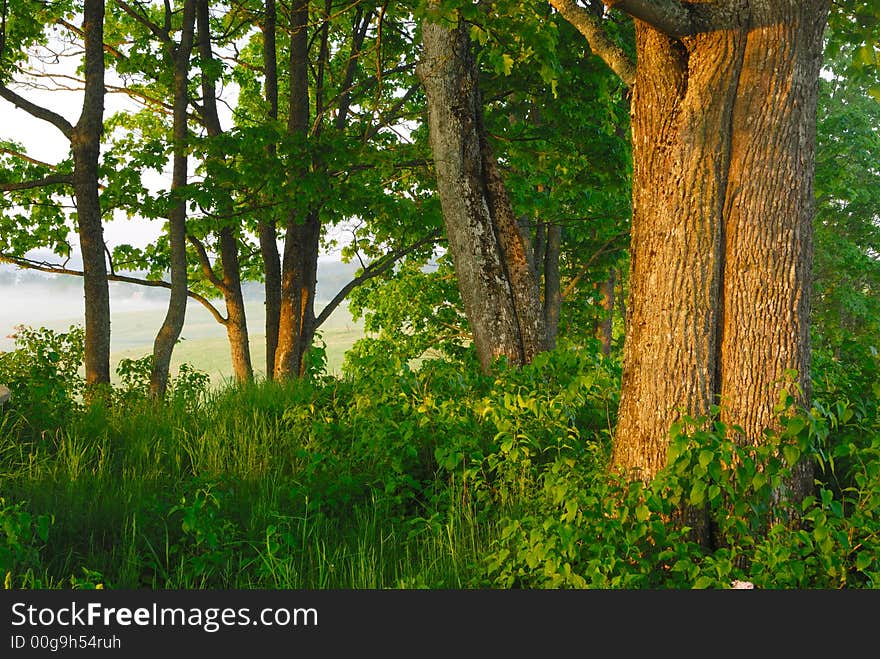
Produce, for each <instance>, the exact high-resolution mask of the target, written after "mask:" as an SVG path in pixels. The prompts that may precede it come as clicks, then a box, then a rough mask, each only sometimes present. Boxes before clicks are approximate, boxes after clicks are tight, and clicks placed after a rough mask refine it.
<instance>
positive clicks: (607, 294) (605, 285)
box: [596, 268, 617, 357]
mask: <svg viewBox="0 0 880 659" xmlns="http://www.w3.org/2000/svg"><path fill="white" fill-rule="evenodd" d="M616 279H617V277H616V273H615V271H614V269H613V268H612V270H611V272H609V273H608V278H607V279H605V280H604V281H602V282H601V283H600V284H599V295H600V297H601V298H602V312H603V314H602V319H601V320H600V321H599V324H598V326H597V327H596V338H598V339H599V342H600V344H601V345H602V354H603V355H605V356H606V357H608V356H609V355H610V354H611V340H612V338H613V331H612V330H613V328H614V291H615V288H616Z"/></svg>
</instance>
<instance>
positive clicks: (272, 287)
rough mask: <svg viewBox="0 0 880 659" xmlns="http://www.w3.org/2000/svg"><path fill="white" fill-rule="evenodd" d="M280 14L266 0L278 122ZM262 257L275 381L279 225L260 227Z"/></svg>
mask: <svg viewBox="0 0 880 659" xmlns="http://www.w3.org/2000/svg"><path fill="white" fill-rule="evenodd" d="M276 28H277V12H276V6H275V0H266V17H265V22H264V24H263V66H264V68H265V77H266V84H265V93H266V102H267V104H268V105H269V119H270V120H272V121H275V120H277V119H278V51H277V46H276V39H275V30H276ZM275 152H276V148H275V145H274V144H271V145H270V146H269V157H270V159H272V160H274V157H275ZM258 234H259V240H260V253H261V255H262V257H263V277H264V290H265V297H266V300H265V302H266V379H268V380H272V379H274V377H275V351H276V350H277V349H278V325H279V323H280V319H281V256H280V255H279V254H278V233H277V230H276V226H275V222H274V221H273V220H266V221H262V222H260V223H259V226H258Z"/></svg>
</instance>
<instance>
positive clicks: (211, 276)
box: [186, 234, 226, 293]
mask: <svg viewBox="0 0 880 659" xmlns="http://www.w3.org/2000/svg"><path fill="white" fill-rule="evenodd" d="M186 238H187V240H189V243H190V245H192V246H193V247H194V248H195V250H196V254H197V255H198V257H199V265H200V266H201V268H202V274H203V275H204V276H205V279H207V280H208V281H209V282H211V283H212V284H213V285H214V286H216V287H217V288H218V289H219V290H220V291H223V292H224V293H225V292H226V284H225V283H223V281H222V280H221V279H220V278H219V277H218V276H217V273H216V272H214V268H212V267H211V259H210V257H209V256H208V250H207V249H205V244H204V243H203V242H202V241H201V240H199V239H198V238H196V237H195V236H192V235H189V234H188V235H187V236H186Z"/></svg>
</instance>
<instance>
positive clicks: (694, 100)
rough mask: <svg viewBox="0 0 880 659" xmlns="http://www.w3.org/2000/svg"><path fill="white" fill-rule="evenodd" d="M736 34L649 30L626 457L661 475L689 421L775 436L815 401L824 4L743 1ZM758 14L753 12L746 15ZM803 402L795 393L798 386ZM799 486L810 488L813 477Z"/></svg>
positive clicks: (637, 110)
mask: <svg viewBox="0 0 880 659" xmlns="http://www.w3.org/2000/svg"><path fill="white" fill-rule="evenodd" d="M722 9H724V10H727V14H728V19H729V20H728V21H727V22H726V24H725V25H724V26H723V27H722V28H721V29H714V30H711V31H706V32H698V33H696V34H695V35H693V36H685V37H681V38H675V37H670V36H666V35H665V34H663V33H661V32H660V31H658V30H656V29H654V28H652V27H650V26H649V25H648V24H647V23H644V22H641V21H639V20H637V21H636V34H637V60H638V72H637V78H636V83H635V89H634V95H633V110H632V111H633V160H634V182H633V189H634V194H633V225H632V244H631V271H630V278H629V282H630V299H629V305H628V306H629V319H628V320H629V322H628V332H627V336H626V341H625V347H624V368H623V381H622V389H621V403H620V413H619V421H618V429H617V436H616V441H615V445H614V452H613V456H612V457H613V463H614V465H615V466H616V468H618V469H621V470H623V471H626V472H629V473H631V474H633V475H635V476H638V477H641V478H646V479H648V478H651V477H653V475H654V474H655V473H656V472H657V470H658V469H660V468H661V467H663V466H664V465H665V463H666V450H667V446H668V432H669V428H670V426H671V424H672V423H673V422H674V421H675V420H677V419H678V418H679V416H680V414H681V413H682V412H686V413H687V414H689V415H691V416H696V415H702V414H705V413H707V412H709V410H710V406H711V405H713V404H715V403H718V402H720V403H721V404H722V406H723V410H724V420H726V421H727V422H728V423H730V424H738V425H740V426H742V427H743V429H744V431H745V434H744V436H743V437H741V438H740V439H741V441H743V442H754V443H757V442H761V441H762V439H763V437H762V433H761V430H762V429H763V427H765V426H770V425H773V422H774V417H773V407H774V404H775V403H776V402H777V401H778V399H779V389H780V387H781V386H782V384H780V380H781V379H782V378H783V377H784V376H785V374H786V373H787V372H788V371H789V369H795V370H797V372H798V375H797V380H796V383H797V384H799V385H800V386H801V388H802V392H803V394H802V395H800V396H798V399H799V400H800V401H801V402H806V401H807V400H808V396H809V386H808V382H809V337H808V330H807V327H808V325H807V323H808V315H809V305H808V291H807V287H808V285H809V277H808V272H809V268H810V257H809V254H810V249H811V238H810V231H811V213H812V176H813V167H814V166H813V157H814V132H815V106H816V96H817V90H818V75H819V66H820V54H821V46H822V39H821V35H822V30H823V28H824V25H825V20H826V16H827V9H828V7H827V2H825V1H824V0H775V1H770V0H764V1H758V0H752V1H750V2H745V1H744V0H743V1H740V0H730V1H729V2H727V3H723V7H722ZM746 10H748V11H746ZM793 393H794V392H793ZM796 480H797V483H795V484H794V489H795V490H796V492H797V491H801V492H802V491H805V489H806V487H808V482H809V478H808V470H807V469H806V468H805V470H804V471H803V473H802V474H801V476H800V477H799V478H798V479H796Z"/></svg>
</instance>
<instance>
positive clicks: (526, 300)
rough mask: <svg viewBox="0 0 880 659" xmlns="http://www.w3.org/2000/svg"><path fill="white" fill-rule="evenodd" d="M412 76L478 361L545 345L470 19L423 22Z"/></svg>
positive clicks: (513, 356)
mask: <svg viewBox="0 0 880 659" xmlns="http://www.w3.org/2000/svg"><path fill="white" fill-rule="evenodd" d="M422 38H423V50H422V60H421V63H420V64H419V66H418V75H419V78H420V79H421V81H422V84H423V86H424V88H425V91H426V93H427V97H428V125H429V129H430V139H431V149H432V152H433V156H434V167H435V170H436V176H437V189H438V192H439V195H440V203H441V206H442V209H443V219H444V223H445V225H446V234H447V238H448V240H449V250H450V254H451V256H452V260H453V263H454V265H455V272H456V276H457V278H458V286H459V291H460V292H461V297H462V302H463V303H464V309H465V313H466V315H467V318H468V322H469V323H470V326H471V331H472V332H473V337H474V345H475V347H476V351H477V357H478V359H479V362H480V366H481V368H482V369H483V370H484V371H488V370H489V369H490V367H491V365H492V363H493V362H494V361H495V360H496V359H498V358H501V357H503V358H506V359H507V361H508V362H509V363H512V364H518V365H521V364H525V363H528V362H529V361H531V359H532V357H534V355H535V354H537V353H538V352H540V351H542V350H545V349H546V336H545V328H544V318H543V310H542V308H541V302H540V296H539V290H538V286H537V283H536V280H535V276H534V272H533V270H532V268H531V266H530V261H531V260H532V259H531V256H530V254H529V251H530V250H531V245H530V244H529V243H528V241H526V240H524V237H523V235H522V233H521V232H520V231H519V227H518V225H517V221H516V218H515V217H514V214H513V210H512V207H511V204H510V200H509V198H508V195H507V191H506V189H505V186H504V183H503V180H502V179H501V176H500V174H499V172H498V168H497V165H496V162H495V158H494V156H493V155H492V153H491V151H490V149H489V145H488V142H487V140H486V134H485V129H484V127H483V120H482V105H481V104H482V101H481V98H480V93H479V87H478V80H477V67H476V62H475V59H474V56H473V53H472V52H471V44H470V38H469V26H468V25H467V24H466V23H465V22H464V21H460V22H459V25H458V26H457V27H456V28H449V27H446V26H445V25H443V24H441V23H433V22H430V21H426V22H424V23H423V25H422Z"/></svg>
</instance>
